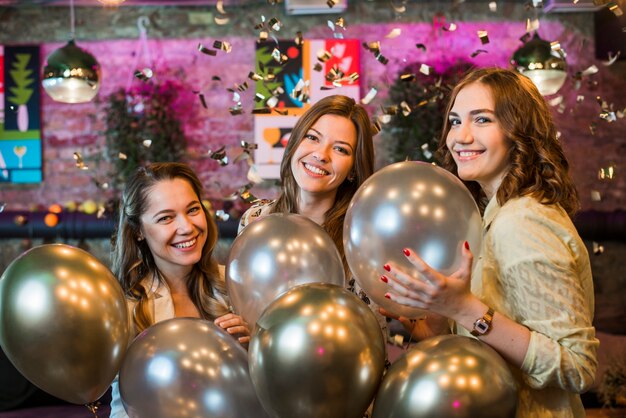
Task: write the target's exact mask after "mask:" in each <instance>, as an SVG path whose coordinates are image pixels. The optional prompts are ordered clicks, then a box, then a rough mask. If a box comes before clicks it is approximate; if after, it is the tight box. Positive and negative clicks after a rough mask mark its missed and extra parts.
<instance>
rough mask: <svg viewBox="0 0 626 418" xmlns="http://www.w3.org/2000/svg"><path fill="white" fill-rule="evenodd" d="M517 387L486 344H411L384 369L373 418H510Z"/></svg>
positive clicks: (441, 340) (465, 340)
mask: <svg viewBox="0 0 626 418" xmlns="http://www.w3.org/2000/svg"><path fill="white" fill-rule="evenodd" d="M516 409H517V387H516V384H515V380H514V379H513V375H512V374H511V370H510V369H509V366H508V365H507V363H506V362H505V361H504V360H503V359H502V357H500V355H499V354H498V353H496V351H495V350H494V349H492V348H491V347H489V346H488V345H487V344H485V343H483V342H481V341H479V340H476V339H474V338H469V337H461V336H457V335H443V336H439V337H434V338H430V339H428V340H424V341H422V342H420V343H418V344H416V345H415V346H414V347H413V348H412V349H411V350H410V351H408V352H407V353H405V354H404V355H403V356H402V357H400V358H399V359H398V360H396V362H395V363H394V364H393V365H392V366H391V368H389V370H388V371H387V374H386V375H385V378H384V379H383V382H382V384H381V385H380V389H379V390H378V394H377V395H376V400H375V402H374V413H373V418H430V417H437V418H475V417H480V418H509V417H510V418H513V417H515V411H516Z"/></svg>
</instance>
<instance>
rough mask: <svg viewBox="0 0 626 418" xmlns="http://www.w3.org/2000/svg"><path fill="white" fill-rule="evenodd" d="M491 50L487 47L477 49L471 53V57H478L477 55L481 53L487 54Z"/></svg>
mask: <svg viewBox="0 0 626 418" xmlns="http://www.w3.org/2000/svg"><path fill="white" fill-rule="evenodd" d="M488 52H489V51H487V50H486V49H477V50H476V51H474V52H472V55H470V57H472V58H476V56H478V55H479V54H487V53H488Z"/></svg>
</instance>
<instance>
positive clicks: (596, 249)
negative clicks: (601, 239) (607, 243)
mask: <svg viewBox="0 0 626 418" xmlns="http://www.w3.org/2000/svg"><path fill="white" fill-rule="evenodd" d="M592 243H593V244H592V245H593V255H600V254H602V253H603V252H604V245H602V244H598V243H597V242H595V241H593V242H592Z"/></svg>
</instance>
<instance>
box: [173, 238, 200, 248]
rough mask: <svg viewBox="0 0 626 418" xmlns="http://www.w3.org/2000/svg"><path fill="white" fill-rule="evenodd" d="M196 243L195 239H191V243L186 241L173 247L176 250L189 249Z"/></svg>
mask: <svg viewBox="0 0 626 418" xmlns="http://www.w3.org/2000/svg"><path fill="white" fill-rule="evenodd" d="M195 243H196V239H195V238H194V239H192V240H191V241H187V242H181V243H180V244H175V245H174V247H176V248H189V247H191V246H192V245H194V244H195Z"/></svg>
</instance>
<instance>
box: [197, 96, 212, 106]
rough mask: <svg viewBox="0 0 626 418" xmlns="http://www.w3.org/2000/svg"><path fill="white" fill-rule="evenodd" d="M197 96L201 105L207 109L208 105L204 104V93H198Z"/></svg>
mask: <svg viewBox="0 0 626 418" xmlns="http://www.w3.org/2000/svg"><path fill="white" fill-rule="evenodd" d="M198 97H199V98H200V103H202V107H203V108H205V109H208V108H209V107H208V106H207V104H206V99H205V98H204V94H202V93H200V94H199V95H198Z"/></svg>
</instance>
